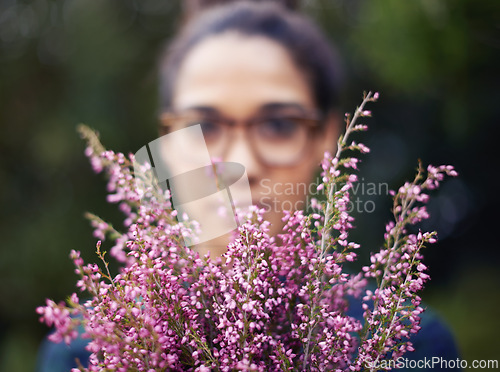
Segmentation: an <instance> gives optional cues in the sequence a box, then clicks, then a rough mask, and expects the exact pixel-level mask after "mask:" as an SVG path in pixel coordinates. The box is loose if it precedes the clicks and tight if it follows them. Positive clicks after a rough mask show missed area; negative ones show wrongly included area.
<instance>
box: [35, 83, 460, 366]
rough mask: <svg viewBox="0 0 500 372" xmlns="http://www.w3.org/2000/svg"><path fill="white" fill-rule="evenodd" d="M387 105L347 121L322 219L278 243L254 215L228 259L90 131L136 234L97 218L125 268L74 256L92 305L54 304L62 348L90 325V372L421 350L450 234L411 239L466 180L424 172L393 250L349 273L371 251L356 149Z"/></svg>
mask: <svg viewBox="0 0 500 372" xmlns="http://www.w3.org/2000/svg"><path fill="white" fill-rule="evenodd" d="M377 99H378V93H375V94H372V93H371V92H369V93H367V94H365V95H364V97H363V102H362V103H361V105H360V106H359V107H358V108H357V109H356V111H355V112H354V115H353V116H352V117H351V115H346V118H345V124H346V126H345V132H344V134H343V135H342V136H341V137H340V138H339V141H338V145H337V150H336V153H335V156H332V155H331V154H328V153H326V154H325V157H324V159H323V161H322V164H321V166H322V177H323V179H322V180H323V183H322V184H321V185H319V186H318V190H323V191H324V193H325V196H326V198H325V201H318V200H313V202H312V203H313V205H311V207H312V209H313V213H311V214H310V215H306V214H304V212H303V211H294V212H285V214H284V216H283V222H284V227H283V230H282V232H281V234H279V235H278V236H276V237H273V236H270V235H269V223H268V222H267V221H265V218H264V211H263V210H259V209H258V208H256V207H252V208H250V210H249V211H246V212H245V213H246V216H245V220H246V221H247V222H245V223H242V224H241V225H240V226H239V228H238V229H237V231H236V232H235V234H234V238H233V240H232V241H231V243H230V244H229V245H228V247H227V252H226V253H225V254H224V255H223V257H220V258H212V257H210V255H206V256H204V257H200V255H199V253H197V252H196V250H195V249H191V248H189V247H186V246H185V245H184V238H185V237H190V236H193V235H194V232H195V230H196V228H197V226H196V225H194V224H187V223H186V222H182V221H181V222H179V221H178V220H177V218H178V216H177V212H176V211H175V210H174V209H173V208H172V206H171V204H170V194H169V192H168V190H162V189H161V188H160V187H159V185H158V182H157V181H156V179H155V178H154V172H153V171H152V169H151V167H150V166H148V165H147V164H146V165H140V164H139V165H138V164H136V161H135V159H134V156H133V155H129V156H125V155H123V154H119V153H114V152H112V151H106V150H105V149H104V147H103V146H102V145H101V143H100V141H99V139H98V136H97V134H96V133H94V132H93V131H91V130H90V129H89V128H87V127H84V126H81V127H80V128H79V131H80V133H81V135H82V137H83V138H84V139H85V140H86V141H87V149H86V150H85V152H86V154H87V156H88V157H89V158H90V162H91V164H92V166H93V168H94V170H95V171H96V172H101V171H104V172H105V173H106V174H107V176H108V186H107V188H108V192H109V193H110V194H109V196H108V201H109V202H111V203H118V204H119V208H120V210H121V211H122V212H123V213H124V215H125V221H124V230H125V231H124V232H120V231H118V229H115V228H114V227H113V226H111V225H110V224H108V223H106V222H105V221H104V220H103V219H101V218H100V217H98V216H95V215H92V214H88V215H87V217H88V218H89V219H90V221H91V224H92V226H93V227H94V229H95V230H94V234H95V236H96V237H97V238H98V239H99V240H104V239H110V240H112V241H113V242H114V245H113V247H112V248H111V250H110V255H111V256H113V257H115V258H116V259H117V260H118V261H120V262H121V263H122V267H121V269H120V271H119V273H118V274H117V275H112V274H111V273H110V272H109V270H108V263H107V259H106V258H105V254H106V252H102V251H101V243H100V241H99V242H98V244H97V255H98V257H99V258H100V260H101V261H102V262H101V264H100V265H97V264H84V262H83V260H82V258H81V257H80V254H79V252H75V251H72V252H71V258H72V260H73V262H74V264H75V267H76V270H75V272H76V274H77V275H79V276H80V279H79V281H78V282H77V288H78V289H79V291H81V292H83V293H84V295H83V296H81V297H82V298H88V300H84V301H82V300H80V299H79V297H78V295H77V294H76V293H74V294H72V295H71V296H70V298H69V299H68V300H67V302H66V304H64V303H62V302H61V303H55V302H54V301H51V300H47V303H46V306H43V307H40V308H38V309H37V312H38V313H39V314H40V315H41V321H43V322H45V323H46V324H47V325H49V326H54V327H55V331H54V333H53V334H52V335H51V336H50V339H51V340H53V341H55V342H61V341H65V342H66V343H69V342H71V340H72V339H74V338H76V337H77V336H78V327H79V326H83V328H84V330H85V333H84V334H83V337H88V338H89V344H88V346H87V348H88V350H89V351H91V352H92V355H91V357H90V360H89V365H88V367H83V366H81V367H80V368H79V369H78V370H79V371H102V370H107V371H108V370H109V371H130V370H137V371H167V370H168V371H234V370H245V371H296V370H301V371H331V370H339V371H347V370H362V369H364V368H365V367H366V366H367V365H370V364H367V363H372V364H371V365H376V363H373V362H376V361H379V360H381V359H384V358H396V357H398V356H400V355H402V354H403V353H405V352H407V351H411V350H412V348H413V347H412V345H411V342H410V341H409V340H408V337H409V335H410V334H412V333H416V332H418V330H419V320H420V315H421V313H422V312H423V308H422V307H421V306H420V301H421V299H420V297H419V296H418V295H417V292H418V291H420V290H421V289H422V288H423V285H424V284H425V282H426V281H427V280H428V278H429V276H428V275H427V274H426V273H425V270H426V267H425V265H424V264H423V263H422V258H423V257H422V253H421V250H422V248H423V247H424V246H425V245H426V244H428V243H433V242H434V241H435V240H436V236H435V233H427V232H416V233H412V230H411V229H410V227H411V226H412V225H415V224H416V223H418V222H420V221H421V220H422V219H425V218H427V216H428V215H427V212H426V209H425V205H424V204H425V203H426V202H427V200H428V195H427V193H426V192H427V191H428V190H433V189H435V188H437V187H438V186H439V183H440V182H441V181H442V179H443V177H444V175H445V174H447V175H449V176H455V175H456V172H455V171H454V170H453V168H452V167H450V166H442V167H437V168H436V167H432V166H429V167H428V168H427V173H425V172H424V169H423V168H422V166H420V167H419V171H418V174H417V176H416V178H415V179H414V180H413V181H412V182H408V183H406V184H405V185H403V186H402V187H401V188H400V189H399V190H398V192H397V193H394V194H393V198H394V206H393V215H394V221H392V222H390V223H389V224H388V225H387V226H386V233H385V243H384V246H383V247H382V248H381V249H380V251H379V252H377V253H374V254H372V256H371V264H370V265H369V266H366V267H364V268H363V271H361V272H360V273H348V272H347V271H346V270H345V269H344V264H345V263H346V261H353V260H355V259H356V253H355V250H356V249H358V248H359V245H358V244H356V243H355V242H352V241H350V240H349V230H350V229H351V228H352V227H353V226H352V222H353V218H352V216H351V215H350V214H349V208H348V206H349V202H350V199H349V198H350V194H349V193H350V190H351V189H352V187H353V184H354V183H355V182H356V181H357V176H356V174H355V173H354V172H355V171H356V170H357V164H358V162H359V160H358V158H357V157H355V156H356V154H359V153H361V154H364V153H368V152H369V149H368V148H367V147H366V146H365V145H363V144H362V143H359V142H355V141H353V140H352V139H351V137H352V136H353V135H354V133H355V132H360V131H364V130H366V129H367V127H366V126H365V125H363V124H358V123H357V121H358V120H359V119H360V118H362V117H367V116H370V115H371V113H370V111H368V110H366V107H365V106H366V105H367V104H368V103H370V102H374V101H376V100H377ZM138 170H139V171H138ZM138 180H139V181H140V183H139V184H140V186H141V187H137V185H138V183H137V181H138ZM241 213H243V212H241ZM368 279H370V280H373V279H374V280H375V281H376V282H377V285H376V288H375V289H368V287H367V280H368ZM351 297H361V298H362V301H363V302H362V307H363V310H364V314H363V318H362V319H356V318H353V317H351V316H349V315H347V314H348V310H349V306H350V303H349V299H350V298H351Z"/></svg>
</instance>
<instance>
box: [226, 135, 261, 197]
mask: <svg viewBox="0 0 500 372" xmlns="http://www.w3.org/2000/svg"><path fill="white" fill-rule="evenodd" d="M224 161H227V162H236V163H240V164H242V165H243V166H244V167H245V170H246V172H247V176H248V181H249V183H250V187H252V186H253V185H255V184H256V183H257V181H258V179H259V175H261V174H262V172H263V167H262V164H261V162H260V161H259V159H258V158H257V156H256V154H255V152H254V150H253V149H252V146H251V144H250V139H249V138H248V134H247V133H246V131H245V129H244V128H241V127H240V128H234V132H233V135H232V138H231V139H230V143H229V144H228V147H227V149H226V152H225V156H224Z"/></svg>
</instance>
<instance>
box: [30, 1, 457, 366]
mask: <svg viewBox="0 0 500 372" xmlns="http://www.w3.org/2000/svg"><path fill="white" fill-rule="evenodd" d="M196 4H197V5H198V7H195V8H196V9H197V8H199V5H200V3H199V2H198V3H196ZM159 70H160V98H161V111H160V121H161V128H162V134H165V133H167V132H171V131H175V130H178V129H183V128H187V127H190V126H191V125H193V124H197V123H201V126H202V130H203V134H204V138H205V142H206V144H207V148H208V151H209V153H210V155H211V156H212V157H216V158H219V159H221V160H222V161H224V162H235V163H240V164H242V165H243V166H244V167H245V169H246V172H247V176H248V181H249V185H250V189H251V192H252V198H253V202H254V203H255V204H257V205H260V206H262V207H264V208H265V209H266V212H267V214H266V218H267V219H268V220H269V221H270V222H271V234H276V233H277V232H278V231H279V230H280V228H281V227H282V222H281V216H282V211H283V210H284V209H301V208H303V207H304V201H305V199H306V197H307V190H308V188H306V187H303V185H306V184H309V183H310V182H311V180H312V178H313V175H314V173H315V172H316V169H317V165H318V163H319V162H320V160H321V158H322V156H323V153H324V151H326V150H330V151H332V150H334V149H335V143H336V139H337V136H338V131H339V117H338V112H337V103H338V100H337V98H338V80H339V79H338V67H337V64H336V63H335V59H334V56H333V52H332V50H331V48H330V47H329V45H328V42H327V40H326V38H325V37H324V36H323V35H322V34H321V32H320V31H319V30H318V29H317V27H316V26H315V25H314V24H313V23H311V22H310V21H309V20H307V19H306V18H305V17H303V16H301V15H299V14H297V13H294V12H293V11H291V10H289V9H287V8H285V7H284V6H282V5H280V4H278V3H275V2H271V1H267V2H247V1H235V2H229V4H225V5H222V6H219V7H214V8H211V9H209V10H206V11H201V12H200V13H198V14H197V15H195V16H194V17H193V18H191V19H190V20H189V21H188V22H187V23H186V24H185V26H184V28H183V29H182V31H181V32H180V33H179V35H178V36H177V37H176V38H175V39H174V41H173V42H172V43H171V45H170V47H169V49H168V50H167V52H166V54H165V55H164V56H163V57H162V58H161V60H160V66H159ZM225 247H226V238H225V237H221V238H217V239H214V240H212V241H210V242H208V243H206V244H203V245H201V246H200V247H199V248H198V249H200V251H201V253H205V252H207V251H210V252H211V254H212V255H221V254H222V253H224V251H225ZM422 325H423V328H424V329H423V330H422V331H421V332H420V333H419V334H418V335H417V336H416V337H414V338H413V339H412V341H413V343H414V345H415V349H416V350H417V351H416V353H414V355H412V356H411V357H412V358H414V359H424V357H427V358H432V357H442V358H444V359H453V358H456V356H457V355H456V350H455V348H454V344H453V339H452V338H451V336H450V334H449V332H448V331H447V330H446V328H444V327H443V325H442V324H441V323H440V322H439V321H438V320H437V319H436V318H435V317H433V316H432V314H430V313H428V312H427V313H426V314H425V316H424V318H423V322H422ZM437 340H439V341H438V342H436V341H437ZM78 349H79V347H77V348H76V350H77V351H78ZM66 350H69V349H64V346H61V345H54V344H50V345H47V348H46V349H45V350H44V351H42V354H41V356H42V358H41V359H40V360H41V362H42V363H41V364H40V368H39V371H57V370H58V369H56V367H54V363H56V361H55V360H54V357H51V355H55V354H58V357H57V358H58V359H59V361H60V360H61V358H63V359H64V360H68V361H69V362H70V363H71V362H72V360H73V356H74V355H73V354H71V352H68V351H66ZM58 351H59V353H57V352H58Z"/></svg>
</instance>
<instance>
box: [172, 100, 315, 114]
mask: <svg viewBox="0 0 500 372" xmlns="http://www.w3.org/2000/svg"><path fill="white" fill-rule="evenodd" d="M284 109H295V110H299V111H300V112H301V113H307V112H308V110H307V109H306V108H305V107H304V106H302V105H301V104H299V103H295V102H270V103H266V104H264V105H262V106H260V107H259V109H258V110H257V114H262V113H267V112H273V111H278V110H284ZM186 111H198V112H201V113H204V114H209V115H222V113H221V111H220V110H219V109H217V108H216V107H213V106H206V105H194V106H188V107H185V108H183V109H182V110H181V112H186Z"/></svg>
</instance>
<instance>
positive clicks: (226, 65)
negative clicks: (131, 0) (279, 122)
mask: <svg viewBox="0 0 500 372" xmlns="http://www.w3.org/2000/svg"><path fill="white" fill-rule="evenodd" d="M270 102H272V103H294V104H299V105H302V106H304V107H306V108H314V103H313V99H312V93H311V90H310V87H309V84H308V81H307V79H306V76H305V74H304V73H303V72H302V71H301V70H300V69H299V68H298V66H297V65H296V64H295V63H294V62H293V61H292V58H291V57H290V55H289V53H288V52H287V50H286V49H285V48H284V47H283V46H281V45H280V44H278V43H276V42H274V41H272V40H270V39H267V38H265V37H261V36H245V35H241V34H238V33H236V32H227V33H224V34H221V35H216V36H212V37H210V38H207V39H206V40H204V41H202V42H201V43H200V44H198V45H196V46H195V47H194V48H193V49H192V50H191V51H190V52H189V53H188V54H187V56H186V57H185V59H184V61H183V64H182V66H181V68H180V69H179V73H178V76H177V80H176V84H175V87H174V90H173V99H172V106H173V108H174V109H177V110H180V109H185V108H188V107H192V106H198V105H205V106H213V107H216V108H217V109H219V110H220V111H223V112H225V113H226V114H229V115H233V116H234V117H238V116H244V115H247V114H251V113H252V112H254V111H255V110H258V109H259V107H261V106H263V105H265V104H268V103H270Z"/></svg>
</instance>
